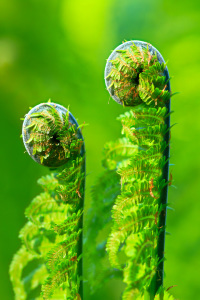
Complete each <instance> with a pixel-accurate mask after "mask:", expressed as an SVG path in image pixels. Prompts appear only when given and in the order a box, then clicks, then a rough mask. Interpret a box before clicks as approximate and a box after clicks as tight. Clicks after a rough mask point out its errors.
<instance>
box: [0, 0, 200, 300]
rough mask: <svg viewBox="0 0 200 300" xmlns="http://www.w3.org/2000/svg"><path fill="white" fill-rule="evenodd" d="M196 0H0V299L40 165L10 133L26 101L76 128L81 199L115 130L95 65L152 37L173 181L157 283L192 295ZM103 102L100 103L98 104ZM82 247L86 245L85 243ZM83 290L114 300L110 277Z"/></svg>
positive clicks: (197, 264)
mask: <svg viewBox="0 0 200 300" xmlns="http://www.w3.org/2000/svg"><path fill="white" fill-rule="evenodd" d="M199 19H200V2H199V0H197V1H195V0H176V1H174V0H123V1H122V0H101V1H98V2H96V1H92V0H60V1H56V0H40V1H39V0H9V1H8V0H7V1H6V0H1V1H0V101H1V110H0V114H1V116H0V121H1V147H0V151H1V156H0V157H1V179H0V180H1V210H0V211H1V216H0V222H1V224H0V230H1V232H0V236H1V242H0V244H1V246H0V291H1V295H0V299H3V300H12V299H14V296H13V293H12V287H11V284H10V281H9V276H8V268H9V264H10V261H11V258H12V256H13V254H14V253H15V252H16V250H17V249H18V248H19V246H20V241H19V239H18V232H19V230H20V228H21V227H22V226H23V224H24V223H25V218H24V210H25V208H26V207H27V205H28V204H29V203H30V200H31V199H32V198H33V197H34V196H35V195H37V194H38V193H39V191H40V188H39V187H38V185H37V184H36V181H37V179H38V178H39V177H40V176H41V175H43V174H45V173H47V172H48V170H46V169H45V168H43V167H41V166H39V165H37V164H35V163H34V162H33V161H32V160H31V159H30V158H29V157H28V154H27V153H25V154H24V147H23V144H22V141H21V140H20V138H19V135H20V133H21V121H20V120H19V119H20V117H23V115H24V114H25V113H27V112H28V110H29V106H34V105H36V104H38V103H40V102H44V101H47V100H48V99H49V98H51V100H52V101H54V102H57V103H60V104H62V105H64V106H68V105H70V110H71V112H72V113H73V114H74V116H75V117H76V118H77V119H78V122H79V123H82V122H83V121H86V123H88V124H89V126H87V127H86V128H85V129H84V136H85V142H86V149H87V173H88V177H87V190H86V207H87V208H88V207H89V205H90V201H91V199H90V186H91V185H92V184H93V183H94V180H95V177H96V176H97V175H98V174H99V173H100V172H101V171H102V167H101V158H102V148H103V145H104V143H105V142H106V141H109V140H113V139H116V138H117V137H119V135H120V124H118V122H116V121H115V119H116V117H117V116H118V115H119V114H120V113H122V112H123V108H122V107H121V106H119V105H118V104H116V103H115V102H114V101H113V100H112V99H110V101H109V95H108V92H107V91H106V89H105V86H104V79H103V77H104V75H103V73H104V66H105V62H106V59H107V58H108V56H109V54H110V52H111V50H112V49H114V48H115V47H116V46H117V45H118V44H120V43H121V42H122V41H123V40H130V39H139V40H144V41H147V42H150V43H151V44H153V45H154V46H155V47H156V48H157V49H158V50H159V51H160V52H161V53H162V55H163V56H164V58H165V59H166V60H167V61H168V67H169V72H170V75H171V76H172V77H173V78H172V80H171V85H172V91H173V92H176V91H178V92H180V94H178V95H176V96H175V97H173V98H172V110H174V111H175V112H174V114H173V116H172V123H178V125H176V126H175V127H174V128H173V130H172V139H171V154H172V155H171V162H172V163H175V166H174V167H172V172H173V178H174V184H175V185H176V187H177V188H176V189H175V188H170V195H169V196H170V197H169V202H170V203H172V205H173V207H174V208H175V212H172V213H171V212H170V213H169V214H168V220H167V224H168V225H167V230H168V231H170V232H171V233H172V235H171V236H167V238H166V257H167V261H166V263H165V272H166V277H165V286H166V287H169V286H172V285H177V287H174V288H172V289H171V293H172V294H173V295H174V296H175V297H176V298H177V299H182V300H190V299H195V300H198V299H200V276H199V273H200V197H199V194H200V188H199V184H200V171H199V170H200V159H199V142H198V140H199V132H200V120H199V117H200V101H199V100H200V99H199V57H200V54H199V47H200V35H199V32H200V24H199ZM108 103H109V105H108ZM85 251H86V252H87V249H85ZM85 293H86V295H85V296H86V297H85V299H87V300H88V299H97V300H98V299H102V297H104V299H110V300H114V299H115V300H118V299H120V297H119V291H118V283H117V282H113V284H112V286H111V285H107V286H105V287H104V289H103V290H102V291H99V292H98V293H97V294H96V295H93V296H92V297H91V296H89V294H88V287H86V292H85Z"/></svg>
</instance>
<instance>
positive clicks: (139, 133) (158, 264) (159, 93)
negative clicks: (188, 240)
mask: <svg viewBox="0 0 200 300" xmlns="http://www.w3.org/2000/svg"><path fill="white" fill-rule="evenodd" d="M105 81H106V87H107V89H108V91H109V93H110V95H111V97H112V98H113V99H114V100H115V101H116V102H118V103H119V104H122V105H123V106H126V107H130V108H131V109H130V111H127V112H125V113H124V114H123V115H121V116H120V117H119V118H118V120H119V121H120V122H121V124H122V135H123V137H122V138H121V139H119V140H117V141H115V142H109V143H107V144H106V145H105V147H104V153H103V156H104V158H103V166H104V168H105V169H106V171H105V174H110V177H112V178H113V182H111V186H110V190H109V188H108V186H109V181H108V182H106V179H105V180H104V179H103V178H104V177H103V176H102V177H101V178H100V179H99V181H98V182H97V184H96V185H95V186H94V188H93V190H94V191H95V190H96V193H94V192H93V203H94V205H93V207H92V209H91V211H90V213H89V218H90V220H92V222H94V220H95V216H97V215H98V214H99V209H98V206H97V205H96V206H95V203H96V202H97V201H96V199H97V196H96V194H97V192H98V191H99V192H100V189H99V183H101V186H103V188H102V189H101V210H103V209H105V207H106V205H108V203H109V207H110V208H112V209H111V216H110V215H109V213H107V214H106V217H105V218H104V220H101V225H102V226H101V229H103V228H104V227H105V226H106V227H107V232H110V233H109V235H108V239H107V241H105V240H104V241H103V242H102V243H99V240H96V243H97V246H96V248H95V250H94V251H93V252H94V253H93V257H94V258H95V261H96V262H97V263H98V264H100V265H101V269H102V270H101V278H99V281H101V282H104V281H105V280H108V279H110V278H113V277H120V278H122V279H123V281H124V283H125V284H126V288H125V291H124V293H123V296H122V299H123V300H131V299H150V300H152V299H161V300H162V299H173V297H172V296H169V294H168V293H167V291H164V288H163V261H164V240H165V222H166V208H167V189H168V184H169V179H168V173H169V133H170V97H171V96H172V95H171V91H170V82H169V74H168V70H167V67H166V64H165V62H164V60H163V58H162V56H161V55H160V53H159V52H158V51H157V50H156V49H155V48H154V47H153V46H151V45H148V44H147V43H145V42H140V41H133V42H132V41H130V42H126V43H124V44H122V45H120V46H119V47H117V48H116V49H115V50H114V51H113V52H112V54H111V55H110V57H109V58H108V61H107V65H106V69H105ZM114 179H115V180H114ZM108 191H109V192H110V194H111V195H112V196H109V200H110V201H109V200H108V199H107V198H108V195H109V194H108ZM114 191H115V192H114ZM98 222H99V221H98V220H97V221H96V223H98ZM90 223H91V221H90ZM93 227H94V228H96V227H95V224H94V225H93ZM103 230H104V229H103ZM90 235H91V236H90ZM93 235H94V232H93ZM99 235H101V233H100V234H99ZM91 237H92V233H91V234H89V235H88V241H90V239H91ZM100 246H101V247H100ZM102 247H106V250H107V253H108V257H109V261H110V267H105V262H106V253H105V251H102ZM99 249H100V250H101V251H98V250H99ZM95 251H96V252H97V253H99V254H95ZM103 266H104V267H103ZM95 272H96V270H95V268H94V267H93V274H95ZM98 272H99V270H98ZM97 285H98V283H97V282H93V286H94V287H95V286H97Z"/></svg>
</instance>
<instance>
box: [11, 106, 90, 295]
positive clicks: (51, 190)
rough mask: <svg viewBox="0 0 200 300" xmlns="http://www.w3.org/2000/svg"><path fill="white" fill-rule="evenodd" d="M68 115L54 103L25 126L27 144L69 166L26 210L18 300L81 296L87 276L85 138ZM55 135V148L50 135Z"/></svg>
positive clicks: (16, 274)
mask: <svg viewBox="0 0 200 300" xmlns="http://www.w3.org/2000/svg"><path fill="white" fill-rule="evenodd" d="M68 117H69V115H68V114H66V116H62V119H61V118H60V116H59V115H58V113H57V112H56V110H55V108H54V107H53V106H50V107H49V110H48V111H46V112H40V113H34V114H32V115H31V118H32V123H31V124H30V125H29V126H28V128H26V130H30V139H29V141H28V143H33V152H35V153H37V154H38V155H39V156H40V160H41V161H43V160H45V159H56V160H58V161H59V162H61V161H64V162H65V164H64V166H60V167H59V168H56V169H55V170H54V172H52V173H51V174H50V175H47V176H43V177H42V178H40V179H39V180H38V183H39V184H40V186H41V187H42V188H43V190H44V192H42V193H41V194H40V195H38V196H37V197H35V198H34V199H33V200H32V202H31V203H30V205H29V206H28V208H27V209H26V211H25V215H26V217H27V219H28V222H27V223H26V224H25V226H24V227H23V228H22V230H21V231H20V238H21V240H22V243H23V245H22V247H21V248H20V250H19V251H18V252H17V254H15V256H14V258H13V261H12V263H11V266H10V278H11V281H12V284H13V289H14V293H15V299H16V300H31V299H36V300H42V299H54V300H64V299H66V300H72V299H73V300H76V299H77V300H80V295H79V286H80V281H81V280H82V278H79V277H80V276H79V274H78V271H77V269H78V262H79V261H80V259H81V257H80V253H79V249H78V247H79V246H78V243H79V239H80V235H81V232H82V230H81V229H80V225H81V223H80V222H81V218H82V215H83V207H82V201H83V198H84V178H85V174H84V161H85V158H84V156H81V154H80V149H81V147H82V143H83V141H82V140H80V139H78V138H77V129H76V127H75V126H74V125H71V123H70V122H69V121H68ZM55 134H56V141H55V143H56V145H57V146H56V147H55V144H54V145H53V142H52V138H50V136H54V135H55ZM49 143H50V144H49ZM61 148H62V150H61ZM57 154H59V157H56V155H57ZM59 165H60V163H59Z"/></svg>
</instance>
